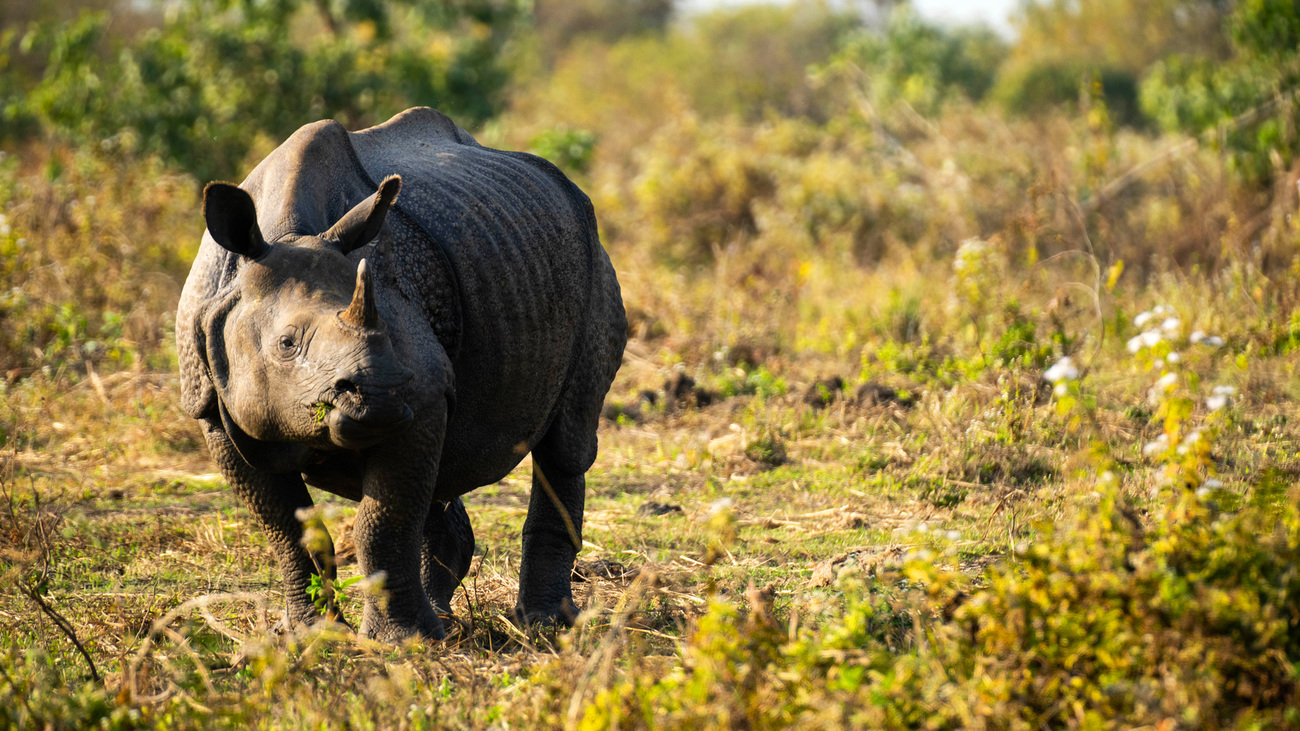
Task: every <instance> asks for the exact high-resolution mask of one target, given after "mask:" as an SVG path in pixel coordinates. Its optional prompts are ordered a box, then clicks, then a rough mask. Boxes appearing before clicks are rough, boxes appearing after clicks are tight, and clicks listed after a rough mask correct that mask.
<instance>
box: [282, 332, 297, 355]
mask: <svg viewBox="0 0 1300 731" xmlns="http://www.w3.org/2000/svg"><path fill="white" fill-rule="evenodd" d="M280 352H281V353H282V354H283V355H293V354H294V353H296V352H298V340H297V338H295V337H294V336H292V335H287V334H286V335H281V336H280Z"/></svg>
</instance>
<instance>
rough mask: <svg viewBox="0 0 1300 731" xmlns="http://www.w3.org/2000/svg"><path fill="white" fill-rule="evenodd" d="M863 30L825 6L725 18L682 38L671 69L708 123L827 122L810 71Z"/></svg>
mask: <svg viewBox="0 0 1300 731" xmlns="http://www.w3.org/2000/svg"><path fill="white" fill-rule="evenodd" d="M860 27H861V19H860V17H859V16H858V15H857V14H856V13H853V12H849V11H846V10H844V9H841V8H837V7H836V6H835V5H833V4H831V3H829V2H826V1H825V0H799V1H797V2H792V3H790V4H789V5H786V6H773V5H752V6H746V7H741V8H734V9H729V10H720V11H715V12H712V13H707V14H704V15H701V16H699V17H698V18H696V19H695V20H694V22H693V23H692V24H691V26H690V27H689V28H688V29H686V30H685V31H684V32H683V33H681V34H679V35H677V36H675V39H674V40H675V48H674V49H673V56H672V58H671V59H669V60H668V61H669V63H671V64H672V65H673V66H674V68H675V69H676V71H677V75H678V78H681V79H683V80H684V82H685V86H686V88H687V89H688V90H689V93H690V96H691V98H692V100H693V101H694V105H693V106H694V108H695V109H696V110H698V111H699V112H701V113H703V114H705V115H725V114H738V115H739V116H741V117H742V118H746V119H750V120H754V119H760V118H762V117H763V115H764V114H766V113H769V112H772V113H776V114H780V115H783V116H807V117H814V118H818V117H825V116H826V115H827V110H826V109H825V108H824V100H823V99H821V98H819V96H818V94H817V91H816V89H815V88H814V86H813V84H812V83H811V81H810V79H809V76H808V69H809V67H811V66H813V65H816V64H822V63H825V62H826V61H827V59H829V58H830V56H831V55H832V54H833V53H835V51H836V50H837V49H838V48H840V47H841V46H842V45H843V43H844V41H845V39H846V38H847V37H848V36H849V34H850V33H852V32H853V31H855V30H856V29H858V28H860Z"/></svg>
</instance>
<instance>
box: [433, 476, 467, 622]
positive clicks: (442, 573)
mask: <svg viewBox="0 0 1300 731" xmlns="http://www.w3.org/2000/svg"><path fill="white" fill-rule="evenodd" d="M473 558H474V527H473V526H472V525H470V522H469V514H468V513H466V512H465V504H464V503H463V502H461V499H460V498H455V499H453V500H451V501H450V502H446V503H444V502H441V501H436V500H435V501H434V503H433V505H432V506H431V507H430V508H429V516H428V517H427V518H425V521H424V543H423V546H422V551H421V559H420V579H421V581H423V582H424V590H425V593H427V594H428V595H429V600H430V601H432V602H433V609H434V611H435V612H437V613H438V614H444V615H449V614H451V598H452V595H454V594H455V593H456V587H458V586H460V582H461V581H462V580H463V579H464V578H465V575H466V574H468V573H469V565H470V561H471V560H472V559H473Z"/></svg>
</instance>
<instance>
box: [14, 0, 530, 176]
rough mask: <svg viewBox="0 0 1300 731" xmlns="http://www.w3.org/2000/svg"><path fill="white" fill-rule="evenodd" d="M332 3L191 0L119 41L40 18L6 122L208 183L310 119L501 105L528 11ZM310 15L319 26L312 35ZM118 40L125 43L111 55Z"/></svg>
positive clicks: (486, 109) (92, 18)
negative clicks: (18, 98)
mask: <svg viewBox="0 0 1300 731" xmlns="http://www.w3.org/2000/svg"><path fill="white" fill-rule="evenodd" d="M319 8H325V9H326V11H327V12H322V11H320V10H319ZM329 8H330V5H329V4H328V3H318V4H315V5H313V4H311V3H308V2H306V1H305V0H284V1H282V2H256V1H254V0H247V1H238V2H237V1H235V0H186V2H184V3H182V4H180V5H178V6H175V7H173V8H172V9H171V10H170V11H169V12H168V15H167V19H166V20H165V22H164V23H163V24H162V26H161V27H157V28H152V29H150V30H148V31H146V32H145V33H143V34H142V35H141V36H140V37H139V38H137V39H128V40H125V41H123V40H120V39H111V38H108V37H106V35H105V30H106V28H107V26H108V23H109V16H108V15H106V14H102V13H101V14H91V15H85V16H83V17H82V18H81V19H80V20H78V21H77V22H75V23H73V24H71V25H63V24H54V23H47V24H43V25H38V26H35V27H33V28H32V29H31V30H30V31H29V32H28V33H27V35H26V36H25V37H24V39H23V43H22V47H23V48H24V49H25V50H26V52H27V53H28V54H33V55H36V56H43V57H44V61H45V63H44V69H45V70H44V75H43V76H42V78H40V79H39V80H35V81H32V80H24V79H21V78H16V76H14V77H7V78H6V80H5V81H4V82H0V83H4V84H7V85H9V86H11V87H13V86H16V87H18V88H20V89H22V91H23V92H24V94H25V100H24V101H23V102H21V103H18V104H9V105H7V106H6V109H5V114H6V120H7V121H13V122H15V123H17V122H25V123H28V124H30V121H31V120H35V122H36V123H37V124H38V125H39V127H40V128H41V129H42V130H43V131H44V133H45V134H47V135H49V136H52V137H54V138H56V139H59V140H62V141H65V142H69V143H73V144H92V143H93V144H98V143H101V142H102V144H103V145H104V146H105V147H106V148H110V149H122V150H125V151H127V152H136V151H140V152H147V153H152V154H158V155H160V156H162V157H163V158H164V159H166V160H168V161H169V162H171V163H173V164H175V165H177V166H179V167H181V168H183V169H184V170H186V171H188V172H190V173H191V174H193V175H195V176H196V177H197V178H199V179H209V178H215V177H231V176H234V175H237V174H239V173H241V172H242V170H243V169H245V168H246V167H247V166H248V165H249V164H250V163H251V162H253V161H251V160H249V159H247V158H248V157H249V155H250V154H257V153H263V152H265V149H260V150H259V149H258V145H261V146H263V147H265V146H267V145H269V144H273V143H274V141H278V140H280V139H282V138H284V137H286V136H287V135H288V134H289V133H291V132H292V131H293V130H294V129H296V128H297V127H299V126H300V125H302V124H304V123H305V122H308V121H314V120H316V119H322V118H329V117H333V118H338V119H340V120H341V121H343V122H344V123H345V124H347V125H349V126H350V127H353V128H357V127H362V126H366V125H369V124H374V123H377V122H380V121H383V120H384V119H387V118H388V117H389V116H391V115H392V114H394V113H396V112H398V111H401V110H402V109H405V108H406V107H409V106H414V105H420V104H423V105H429V106H434V107H438V108H440V109H441V110H442V111H444V112H446V113H448V114H451V115H452V116H454V117H455V118H456V119H457V120H458V121H459V122H460V123H461V124H464V125H468V126H474V125H477V124H480V123H482V122H483V121H484V120H485V119H487V118H488V117H490V116H492V115H493V114H495V113H496V112H497V110H498V109H499V107H500V103H501V93H502V90H503V88H504V86H505V83H506V81H507V80H508V73H507V69H506V66H505V63H506V59H505V57H504V56H503V54H502V49H503V47H504V46H505V44H506V43H507V41H508V40H509V38H510V37H511V34H512V33H513V29H514V27H515V25H516V21H517V19H518V18H519V17H520V15H521V13H522V10H521V9H520V8H519V7H517V6H516V5H514V4H513V3H511V2H500V3H497V2H493V1H492V0H471V1H469V2H463V3H455V4H450V5H444V4H442V3H434V2H416V3H410V4H407V3H396V2H393V3H360V2H350V3H346V4H344V6H343V8H342V9H341V10H339V11H329ZM335 13H337V17H336V14H335ZM312 20H315V22H317V23H322V22H323V23H324V25H325V26H326V27H325V29H323V30H322V31H319V32H310V31H309V32H304V31H303V29H304V28H310V27H311V21H312ZM110 41H112V42H116V43H119V44H120V45H121V48H120V49H112V51H113V52H107V51H106V49H105V46H106V45H107V44H110ZM3 70H4V65H3V64H0V71H3Z"/></svg>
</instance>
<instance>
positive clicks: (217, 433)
mask: <svg viewBox="0 0 1300 731" xmlns="http://www.w3.org/2000/svg"><path fill="white" fill-rule="evenodd" d="M204 436H205V437H206V439H207V442H208V449H209V451H210V452H211V453H212V458H213V459H214V460H216V462H217V465H218V467H219V468H220V469H221V474H222V475H224V476H225V478H226V481H227V482H228V483H230V486H231V487H232V488H234V490H235V493H236V494H237V495H239V498H240V500H241V502H243V504H244V507H246V508H248V511H249V512H250V513H252V514H253V517H254V518H255V519H256V520H257V522H258V524H259V525H260V526H261V528H262V532H263V534H265V535H266V538H267V541H268V542H269V543H270V544H271V550H272V552H274V553H275V558H276V560H277V562H278V563H279V564H280V572H281V574H282V575H283V576H284V596H285V602H286V605H287V610H288V612H287V619H288V620H289V625H290V626H293V625H296V624H300V623H301V624H312V623H314V622H316V621H317V620H319V619H320V617H321V615H320V612H318V611H317V610H316V607H315V606H314V605H313V604H312V601H311V597H310V596H308V594H307V588H308V586H310V584H311V578H312V575H313V574H316V573H317V572H318V571H319V569H318V568H317V565H318V564H319V565H320V566H322V567H324V568H325V569H326V571H327V572H328V575H327V576H326V578H327V579H331V580H332V579H333V578H334V577H333V567H334V561H333V556H332V555H331V556H329V557H328V559H327V558H326V557H324V556H319V557H317V558H316V559H315V560H313V557H312V555H311V554H310V553H309V552H308V551H307V549H306V548H305V547H304V546H303V545H302V522H301V521H299V520H298V516H297V512H298V510H299V509H301V508H309V507H311V505H312V499H311V495H310V494H308V493H307V486H306V485H305V484H303V481H302V476H301V475H299V474H271V473H267V472H261V471H258V470H255V469H253V468H252V467H251V466H249V464H248V463H247V462H245V461H244V458H243V457H241V456H239V453H238V452H237V451H235V447H234V445H233V444H232V443H231V441H230V437H229V435H227V434H226V431H225V430H224V429H223V428H222V427H221V426H220V425H219V424H214V423H212V422H209V421H204ZM330 550H331V551H332V549H330Z"/></svg>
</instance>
